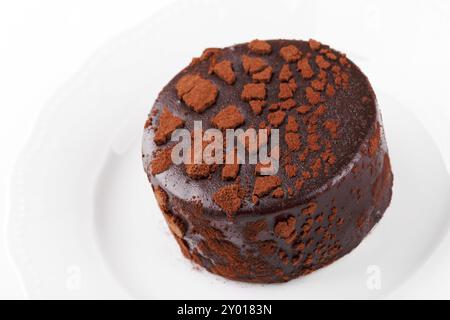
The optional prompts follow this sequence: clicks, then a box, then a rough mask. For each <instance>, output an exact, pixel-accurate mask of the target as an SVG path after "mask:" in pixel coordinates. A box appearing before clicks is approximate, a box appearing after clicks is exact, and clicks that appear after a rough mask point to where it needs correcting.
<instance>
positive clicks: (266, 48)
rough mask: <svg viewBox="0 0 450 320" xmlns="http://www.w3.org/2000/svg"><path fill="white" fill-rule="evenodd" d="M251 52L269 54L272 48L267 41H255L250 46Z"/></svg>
mask: <svg viewBox="0 0 450 320" xmlns="http://www.w3.org/2000/svg"><path fill="white" fill-rule="evenodd" d="M248 48H249V49H250V51H252V52H254V53H259V54H269V53H270V52H271V51H272V46H271V45H270V43H268V42H267V41H263V40H258V39H255V40H253V41H251V42H250V43H249V44H248Z"/></svg>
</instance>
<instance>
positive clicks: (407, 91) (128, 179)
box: [8, 1, 450, 299]
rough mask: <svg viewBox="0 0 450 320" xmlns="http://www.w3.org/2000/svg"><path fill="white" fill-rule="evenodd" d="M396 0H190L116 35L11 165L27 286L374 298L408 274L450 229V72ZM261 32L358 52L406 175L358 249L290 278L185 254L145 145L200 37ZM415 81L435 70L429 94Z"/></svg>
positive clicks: (12, 227)
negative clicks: (262, 277) (155, 185)
mask: <svg viewBox="0 0 450 320" xmlns="http://www.w3.org/2000/svg"><path fill="white" fill-rule="evenodd" d="M362 3H364V4H362ZM420 3H421V4H422V2H420ZM395 5H397V4H393V3H392V2H390V3H389V5H382V4H376V3H375V2H361V1H355V2H352V3H349V4H348V5H347V6H341V5H337V4H333V2H329V3H327V4H324V3H322V2H320V3H318V2H316V1H314V2H311V1H304V2H302V1H277V2H276V5H275V2H267V3H266V2H264V1H258V2H257V5H255V4H254V3H250V2H249V1H245V2H244V1H240V2H235V1H207V2H204V1H194V2H190V4H189V5H188V4H187V3H186V1H183V2H182V3H181V4H180V3H178V4H175V5H173V6H171V7H169V8H167V9H165V10H163V11H162V12H160V13H159V14H158V15H156V16H155V17H153V18H152V19H150V20H149V21H148V22H146V23H144V24H142V25H141V26H139V27H137V28H136V29H134V30H131V31H129V32H127V33H125V34H124V35H122V36H120V37H118V38H117V39H114V40H113V41H111V43H110V44H108V45H107V46H106V47H105V48H103V49H102V50H101V51H100V52H99V53H98V54H97V55H95V57H93V58H92V59H91V61H90V62H89V63H88V64H87V65H86V66H85V67H84V68H83V70H82V71H81V72H80V73H79V74H78V75H77V76H76V77H74V79H73V80H72V81H71V82H70V83H68V84H67V85H66V86H65V87H64V88H63V89H61V91H60V92H59V93H58V95H57V96H56V97H55V98H54V99H53V100H52V101H51V102H50V103H49V105H48V106H47V107H46V108H45V110H44V112H43V113H42V115H41V117H40V118H39V120H38V123H37V125H36V128H35V129H34V132H33V135H32V137H31V140H30V141H29V143H28V144H27V146H26V149H25V150H24V152H23V153H22V156H21V158H20V159H19V161H18V163H17V166H16V170H15V174H14V177H13V181H12V185H11V210H10V219H9V221H10V224H9V230H8V231H9V235H8V239H9V246H10V250H11V253H12V255H13V257H14V259H15V261H16V265H17V267H18V269H19V271H20V273H21V275H22V277H23V282H24V285H25V287H26V289H27V292H28V294H29V296H30V297H32V298H51V297H53V298H223V299H228V298H232V299H239V298H251V299H259V298H266V299H282V298H285V299H289V298H297V299H299V298H347V297H348V298H366V297H367V298H368V297H385V296H386V295H387V294H389V293H390V292H391V291H392V290H394V289H396V288H398V287H399V286H400V285H401V284H402V283H404V282H405V281H407V280H408V279H409V278H410V277H411V275H412V274H413V273H414V272H415V271H416V270H417V269H419V268H420V267H421V265H422V264H423V262H424V261H426V260H427V259H428V257H429V255H430V254H431V253H432V252H433V250H434V248H435V247H436V246H437V245H438V243H439V242H440V240H441V238H442V237H443V235H444V234H445V233H446V232H447V228H448V222H449V221H448V214H447V213H448V212H449V210H450V200H449V199H448V194H449V193H450V179H449V173H448V169H447V167H448V165H449V162H448V160H449V152H448V151H449V149H448V148H449V147H448V141H449V137H450V132H449V130H448V129H447V127H446V121H445V120H444V119H445V118H444V117H445V115H444V114H443V111H442V110H443V108H442V102H441V101H448V92H446V91H445V90H443V89H444V88H445V85H446V82H445V78H444V76H445V74H444V75H443V74H442V73H441V72H438V70H436V69H434V68H433V66H431V68H430V64H433V63H436V66H439V67H440V68H442V67H443V66H444V67H447V66H448V62H447V61H446V60H440V61H439V59H438V58H439V54H441V55H442V57H443V58H444V54H445V53H446V50H442V53H439V52H438V53H436V54H437V55H438V56H435V58H436V59H438V62H433V61H434V60H432V61H428V60H426V61H424V60H423V59H421V58H420V57H422V55H423V54H424V53H425V52H426V48H424V47H423V44H422V43H421V42H419V41H416V38H415V37H416V35H417V34H421V33H423V34H422V35H425V34H427V31H426V30H427V29H424V28H425V27H424V26H422V25H421V24H420V21H419V19H417V16H415V15H414V14H411V15H410V16H407V17H403V18H404V22H403V23H404V25H401V26H398V25H397V19H396V18H397V16H396V15H395V14H393V12H394V13H397V14H398V13H399V12H400V9H401V8H400V7H399V8H397V9H398V10H397V11H396V8H395V7H393V6H395ZM436 5H441V6H442V7H435V6H434V5H433V6H432V5H427V6H426V7H420V6H419V9H420V15H425V14H430V15H436V17H439V16H440V15H441V14H443V15H444V17H445V15H446V14H447V13H449V12H447V13H446V12H445V10H447V9H448V6H446V5H445V4H443V3H442V2H440V1H439V2H436ZM349 6H351V8H352V10H347V9H348V7H349ZM436 8H439V11H437V10H436ZM427 10H428V11H427ZM432 20H433V21H434V23H436V25H433V26H427V27H426V28H434V27H436V30H434V29H433V30H434V31H436V32H434V33H433V34H432V35H430V36H433V37H434V38H433V39H435V40H439V39H440V38H439V37H444V36H446V35H447V34H448V32H447V31H446V29H443V27H441V26H440V25H439V28H437V26H438V23H441V22H442V23H445V21H446V20H445V19H442V21H439V19H437V18H436V19H432ZM427 21H428V20H427ZM445 27H446V25H445ZM410 28H415V29H414V30H415V31H416V32H415V33H414V34H413V33H411V29H410ZM388 30H389V32H387V31H388ZM430 30H431V29H430ZM448 30H450V28H449V29H448ZM400 35H401V37H400ZM256 37H258V38H302V39H308V38H310V37H315V38H318V39H320V40H322V41H324V42H326V43H329V44H331V45H332V46H333V47H335V48H337V49H341V50H343V51H346V52H348V54H349V56H350V58H351V59H352V60H353V61H355V62H356V63H357V64H359V65H360V66H361V68H362V69H363V71H364V72H366V74H368V76H369V78H370V79H371V81H372V84H373V85H374V87H375V91H376V92H378V96H379V103H380V106H381V109H382V114H383V118H384V123H385V130H386V135H387V141H388V147H389V149H390V154H391V158H392V164H393V171H394V176H395V182H394V197H393V200H392V204H391V206H390V208H389V209H388V210H387V212H386V215H385V217H384V218H383V219H382V220H381V222H380V223H379V225H378V226H377V227H376V228H375V229H374V230H373V232H372V233H371V234H370V235H369V236H368V237H367V239H365V240H364V241H363V243H362V244H361V245H360V246H359V247H358V248H357V249H355V250H354V251H353V252H352V253H351V254H349V255H348V256H346V257H344V258H342V259H340V260H339V261H337V262H336V263H334V264H332V265H331V266H329V267H327V268H325V269H323V270H320V271H318V272H315V273H313V274H312V275H310V276H307V277H304V278H301V279H297V280H293V281H290V282H289V283H286V284H281V285H280V284H279V285H250V284H243V283H236V282H233V281H227V280H224V279H222V278H219V277H216V276H213V275H211V274H209V273H207V272H206V271H203V270H199V269H198V268H195V267H194V266H193V265H191V264H190V263H189V262H188V261H186V260H185V259H184V258H183V257H182V256H181V254H180V252H179V249H178V247H177V246H176V244H175V241H174V240H173V239H172V238H171V236H170V235H169V232H168V229H167V227H166V225H165V223H164V221H163V218H162V215H161V214H160V212H159V209H158V208H157V205H156V203H155V200H154V198H153V195H152V192H151V188H150V185H149V184H148V182H147V178H146V176H145V174H144V171H143V169H142V164H141V155H140V139H141V134H142V127H143V123H144V121H145V119H146V114H147V112H148V111H149V109H150V107H151V105H152V102H153V100H154V99H155V97H156V95H157V93H158V91H159V90H160V89H161V88H162V86H163V85H164V84H165V83H166V82H167V81H168V80H170V78H171V77H172V76H173V75H174V74H175V73H176V71H177V70H179V69H180V68H181V67H183V66H184V65H186V64H187V63H188V62H189V60H190V58H191V57H193V56H197V55H198V54H199V53H200V52H201V51H202V49H203V48H205V47H212V46H226V45H231V44H233V43H238V42H242V41H247V40H250V39H253V38H256ZM399 39H400V40H399ZM400 49H401V50H400ZM405 52H408V54H405ZM424 65H426V68H425V67H424ZM417 79H435V80H436V81H433V87H432V89H433V94H431V93H430V92H427V90H424V89H423V86H424V82H423V81H422V82H421V83H420V85H419V84H418V83H417V82H418V81H415V80H417ZM439 80H442V81H439ZM412 93H414V94H412ZM445 99H447V100H445ZM425 103H427V104H426V108H425V107H424V106H425ZM417 115H419V116H420V121H419V120H418V119H417ZM431 124H432V126H431ZM425 127H426V128H427V129H425ZM430 128H431V129H432V130H430ZM430 132H431V135H430ZM446 165H447V167H446ZM431 208H432V209H431ZM374 277H375V278H376V280H379V281H375V282H373V279H374ZM373 283H379V284H380V285H381V287H379V288H378V287H377V286H375V287H374V286H373ZM371 284H372V285H371Z"/></svg>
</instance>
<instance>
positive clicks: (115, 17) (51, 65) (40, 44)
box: [0, 0, 450, 298]
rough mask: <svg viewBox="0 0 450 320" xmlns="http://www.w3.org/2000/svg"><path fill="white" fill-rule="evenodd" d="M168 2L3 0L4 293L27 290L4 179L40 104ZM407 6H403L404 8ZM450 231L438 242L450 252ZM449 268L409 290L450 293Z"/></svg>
mask: <svg viewBox="0 0 450 320" xmlns="http://www.w3.org/2000/svg"><path fill="white" fill-rule="evenodd" d="M274 1H275V0H274ZM170 2H173V0H164V1H163V0H0V140H1V141H0V143H1V146H2V148H1V150H2V152H1V157H0V298H23V297H24V294H23V292H22V289H21V284H20V280H19V277H18V276H17V274H16V273H15V271H14V268H13V265H12V264H11V261H10V259H9V256H8V253H7V251H6V245H5V241H4V239H5V232H4V230H5V218H6V215H5V213H6V212H7V206H8V202H7V200H8V194H7V186H8V184H9V176H10V174H11V170H12V167H13V165H14V162H15V160H16V158H17V156H18V154H19V152H20V151H21V148H22V146H23V144H24V142H25V141H27V139H29V138H32V137H29V135H30V132H31V130H32V128H33V125H34V122H35V120H36V117H37V115H38V114H39V112H40V110H41V108H42V107H43V106H44V104H45V103H46V102H47V101H48V100H49V99H50V98H51V97H52V95H53V94H54V93H55V92H56V91H57V89H58V88H59V87H61V86H63V85H64V83H65V82H66V81H67V80H69V79H70V78H71V77H72V75H73V74H74V73H76V72H77V71H78V70H79V69H80V67H81V66H82V65H83V63H84V62H85V61H86V60H87V59H88V58H89V57H90V56H91V55H92V54H93V53H94V52H95V51H96V50H97V49H98V48H99V47H101V46H102V45H103V44H104V43H106V42H107V41H108V40H109V39H111V38H112V37H114V36H116V35H117V34H120V33H121V32H122V31H124V30H126V29H129V28H132V27H134V26H135V25H136V24H138V23H140V22H141V21H142V20H144V19H146V18H148V17H149V16H151V15H152V14H153V13H155V12H156V11H158V10H159V9H160V8H161V7H163V6H165V5H166V4H168V3H170ZM408 3H410V2H408ZM411 5H412V6H413V5H414V4H413V3H412V2H411ZM408 9H410V8H407V7H406V6H405V12H403V14H408ZM400 18H401V17H399V21H400V20H401V19H400ZM433 49H435V48H434V47H433V46H431V47H430V50H433ZM448 110H450V108H449V109H448ZM448 110H447V111H448ZM447 114H449V113H447ZM449 238H450V236H447V240H449V241H446V242H445V243H446V244H447V245H446V246H444V245H443V246H441V247H440V253H443V254H444V255H445V256H446V257H448V253H449V252H450V239H449ZM441 256H442V255H441ZM430 264H433V265H432V266H430ZM449 269H450V259H447V264H446V265H444V262H441V263H436V260H433V261H428V270H429V271H430V270H432V272H428V273H427V274H425V273H423V272H422V273H419V274H418V275H417V278H418V282H416V284H417V283H421V284H422V285H421V286H420V287H417V286H416V287H414V288H412V289H413V290H412V291H411V290H410V291H409V293H410V294H411V296H413V297H423V296H421V294H420V293H422V294H423V295H425V297H430V296H433V297H435V298H445V297H447V298H449V297H450V285H448V286H445V285H442V284H443V283H449V284H450V274H449V272H448V270H449ZM409 289H411V288H409ZM405 290H406V291H408V288H406V289H405ZM405 290H404V291H405Z"/></svg>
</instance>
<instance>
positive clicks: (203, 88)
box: [176, 74, 218, 113]
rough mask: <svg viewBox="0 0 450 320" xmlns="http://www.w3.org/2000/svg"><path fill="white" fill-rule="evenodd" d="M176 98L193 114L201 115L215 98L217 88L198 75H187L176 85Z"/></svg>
mask: <svg viewBox="0 0 450 320" xmlns="http://www.w3.org/2000/svg"><path fill="white" fill-rule="evenodd" d="M176 90H177V94H178V97H179V98H181V99H182V100H183V101H184V102H185V103H186V104H187V105H188V106H189V107H191V108H192V110H194V111H195V112H198V113H201V112H203V111H205V110H206V109H207V108H208V107H210V106H211V105H212V104H213V103H214V102H216V98H217V93H218V90H217V87H216V85H215V84H214V83H212V82H211V81H209V80H206V79H204V78H202V77H201V76H200V75H198V74H195V75H191V74H187V75H185V76H183V77H182V78H181V79H180V80H178V82H177V84H176Z"/></svg>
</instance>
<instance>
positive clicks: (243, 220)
mask: <svg viewBox="0 0 450 320" xmlns="http://www.w3.org/2000/svg"><path fill="white" fill-rule="evenodd" d="M240 129H241V130H240ZM252 130H253V131H252ZM208 132H209V133H213V135H212V136H213V137H212V138H211V135H209V136H208V135H207V134H206V133H208ZM230 132H231V133H234V134H235V137H236V141H237V142H236V145H233V144H232V142H233V141H234V140H232V139H230V140H228V139H226V138H228V134H229V133H230ZM242 132H244V133H247V132H253V133H255V132H256V134H257V135H256V140H252V137H254V136H251V135H248V136H245V135H244V136H243V137H244V138H243V140H239V139H240V138H242V136H239V135H238V134H239V133H242ZM220 133H222V134H223V137H224V138H223V140H221V137H220ZM186 136H187V138H186ZM182 137H184V138H185V139H184V140H183V139H181V138H182ZM230 137H232V136H230ZM199 139H200V140H199ZM233 139H234V138H233ZM182 140H183V141H184V145H187V144H186V143H187V142H189V143H192V144H190V145H188V147H187V148H188V149H186V148H184V149H182V148H180V141H182ZM238 140H239V141H240V143H239V141H238ZM255 141H256V146H255V143H253V142H255ZM213 144H214V146H215V148H210V149H209V152H210V154H211V155H212V157H213V158H214V159H215V161H211V159H209V158H208V157H206V158H202V155H203V156H204V155H205V154H206V150H207V149H208V148H209V147H211V146H212V145H213ZM242 145H243V146H244V147H243V148H241V149H239V150H240V151H242V150H244V151H246V152H247V157H245V156H244V159H242V158H239V157H240V156H241V153H242V152H241V153H240V151H238V147H240V146H242ZM219 146H222V147H223V148H222V149H220V148H219ZM142 150H143V155H142V156H143V164H144V168H145V171H146V173H147V176H148V179H149V181H150V183H151V185H152V188H153V191H154V193H155V196H156V199H157V202H158V204H159V206H160V208H161V210H162V213H163V215H164V217H165V219H166V221H167V224H168V226H169V228H170V230H171V232H172V233H173V235H174V238H175V240H176V241H177V242H178V245H179V246H180V248H181V252H182V253H183V255H184V256H185V257H186V258H188V259H190V260H192V261H194V262H195V263H196V264H198V265H200V266H203V267H204V268H205V269H207V270H208V271H210V272H212V273H215V274H218V275H220V276H223V277H226V278H229V279H233V280H238V281H246V282H259V283H273V282H284V281H288V280H290V279H293V278H296V277H298V276H301V275H306V274H308V273H310V272H312V271H314V270H317V269H319V268H321V267H324V266H326V265H328V264H330V263H332V262H333V261H335V260H336V259H339V258H340V257H342V256H344V255H345V254H347V253H349V252H350V251H351V250H353V249H354V248H355V247H356V246H357V245H358V244H359V243H360V242H361V241H362V239H363V238H364V237H365V236H366V235H367V234H368V233H369V232H370V230H371V229H372V228H373V226H374V225H375V224H376V223H377V222H378V221H379V220H380V218H381V217H382V216H383V213H384V211H385V210H386V208H387V207H388V206H389V203H390V200H391V196H392V182H393V175H392V172H391V166H390V161H389V155H388V151H387V147H386V142H385V138H384V132H383V125H382V120H381V115H380V111H379V109H378V106H377V101H376V96H375V93H374V92H373V90H372V87H371V85H370V83H369V81H368V79H367V77H366V76H365V75H364V74H363V73H362V72H361V70H360V69H359V68H358V67H357V66H356V65H355V64H354V63H353V62H351V61H350V60H349V59H348V58H347V57H346V56H345V54H342V53H340V52H338V51H336V50H334V49H331V48H330V47H329V46H327V45H323V44H321V43H320V42H318V41H315V40H309V41H298V40H268V41H262V40H253V41H251V42H249V43H243V44H238V45H234V46H231V47H227V48H223V49H217V48H210V49H206V50H205V51H204V52H203V54H202V55H201V56H200V57H198V58H194V59H193V60H192V62H191V63H190V64H189V65H188V66H187V67H186V68H185V69H183V70H181V72H179V73H178V74H177V75H176V76H175V77H174V78H173V79H172V80H171V81H170V82H169V83H168V84H167V85H166V86H165V87H164V88H163V89H162V91H161V92H160V94H159V96H158V98H157V100H156V101H155V103H154V105H153V108H152V110H151V112H150V115H149V117H148V119H147V122H146V123H145V129H144V136H143V149H142ZM180 150H181V152H180ZM211 150H213V151H212V152H211ZM189 151H192V152H189ZM263 151H264V152H266V154H267V157H263V155H264V152H263ZM202 152H203V153H202ZM251 153H252V155H255V154H256V156H258V155H259V156H260V157H256V158H257V160H256V162H255V161H254V160H255V157H253V158H252V157H251V156H250V154H251ZM197 155H199V157H197ZM238 155H239V157H238ZM194 158H195V159H194ZM210 158H211V157H210ZM238 158H239V160H238ZM180 159H182V160H183V161H181V160H180ZM230 159H231V160H230ZM219 160H223V161H222V162H221V161H219Z"/></svg>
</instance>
